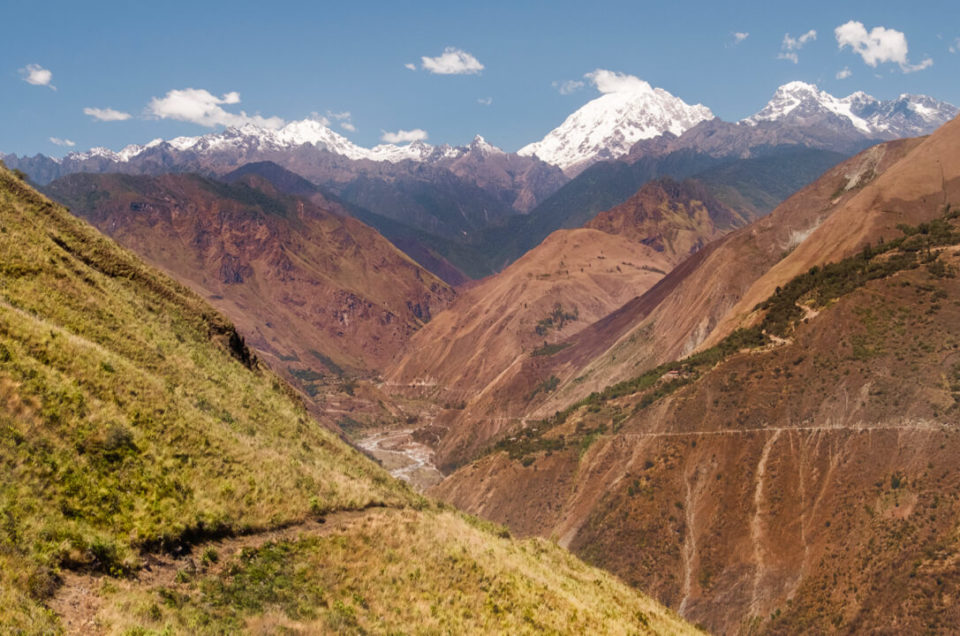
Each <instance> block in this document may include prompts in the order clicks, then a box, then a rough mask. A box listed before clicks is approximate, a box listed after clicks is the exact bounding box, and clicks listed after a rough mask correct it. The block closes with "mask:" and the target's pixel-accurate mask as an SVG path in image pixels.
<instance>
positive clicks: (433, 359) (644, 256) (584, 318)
mask: <svg viewBox="0 0 960 636" xmlns="http://www.w3.org/2000/svg"><path fill="white" fill-rule="evenodd" d="M670 267H671V262H670V259H669V258H668V257H667V256H665V255H662V254H659V253H657V252H656V251H655V250H654V249H653V248H650V247H647V246H644V245H638V244H637V243H635V242H633V241H631V240H628V239H626V238H623V237H620V236H614V235H611V234H607V233H605V232H601V231H598V230H590V229H577V230H558V231H556V232H554V233H553V234H551V235H550V236H548V237H547V238H546V239H545V240H544V242H543V243H542V244H541V245H539V246H538V247H537V248H536V249H534V250H531V251H530V252H528V253H527V254H526V255H524V256H523V257H522V258H521V259H520V260H518V261H517V262H515V263H513V264H512V265H511V266H510V267H508V268H507V269H505V270H504V271H503V272H501V273H500V274H497V275H496V276H491V277H489V278H487V279H485V280H483V281H481V282H480V283H478V284H476V285H474V286H472V287H470V288H468V289H466V290H463V291H462V292H461V293H460V295H459V297H458V298H457V300H456V301H455V302H454V303H453V304H452V305H451V306H450V307H449V308H448V309H447V310H446V311H444V312H442V313H440V314H438V315H437V316H436V317H435V318H434V320H433V321H431V323H430V324H429V325H428V326H427V327H426V328H424V329H423V330H421V332H420V333H419V334H417V335H416V336H414V338H413V339H412V340H411V342H410V345H409V346H408V348H407V352H406V354H405V355H404V356H403V358H402V359H401V360H399V361H398V362H397V363H396V364H395V365H394V366H393V368H392V370H391V372H390V380H391V382H393V383H396V384H399V385H427V386H438V387H440V390H441V391H442V392H443V394H444V395H445V396H448V397H449V399H452V400H454V401H460V400H469V399H472V396H475V395H476V394H478V393H481V392H482V390H483V387H485V386H486V385H487V384H489V383H490V382H491V381H493V380H494V379H495V378H496V377H497V376H499V375H500V374H502V373H503V372H504V370H505V369H507V368H508V367H510V366H511V365H512V364H513V363H514V362H516V361H517V360H518V359H521V358H526V357H529V356H530V355H531V354H532V353H533V352H534V351H535V350H537V349H538V348H541V349H542V348H543V346H544V345H545V344H547V345H550V344H553V343H556V342H558V341H560V340H563V339H564V338H566V337H568V336H570V335H572V334H575V333H576V332H578V331H580V330H581V329H583V328H584V327H585V326H587V325H589V324H590V323H592V322H594V321H595V320H597V319H599V318H601V317H603V316H605V315H606V314H608V313H609V312H610V311H612V310H613V309H615V308H616V307H619V306H620V305H621V304H623V303H624V302H625V301H626V300H628V299H630V298H632V297H634V296H636V295H637V293H642V292H643V291H644V290H646V289H648V288H649V287H650V286H651V285H653V284H654V283H655V282H656V281H657V280H659V279H660V278H661V277H662V276H663V275H664V273H665V272H666V271H667V270H669V269H670ZM558 306H559V307H560V310H559V312H558V311H557V307H558Z"/></svg>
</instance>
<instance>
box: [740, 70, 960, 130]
mask: <svg viewBox="0 0 960 636" xmlns="http://www.w3.org/2000/svg"><path fill="white" fill-rule="evenodd" d="M957 113H958V110H957V108H956V107H955V106H953V105H952V104H948V103H946V102H942V101H939V100H936V99H933V98H932V97H927V96H925V95H907V94H903V95H900V96H899V97H898V98H897V99H891V100H887V101H882V100H879V99H877V98H875V97H873V96H871V95H868V94H867V93H864V92H863V91H857V92H855V93H852V94H850V95H848V96H847V97H843V98H837V97H834V96H833V95H831V94H829V93H827V92H826V91H822V90H820V89H819V88H817V87H816V86H814V85H813V84H807V83H805V82H789V83H787V84H784V85H783V86H781V87H780V88H778V89H777V90H776V92H775V93H774V95H773V98H772V99H771V100H770V101H769V102H768V103H767V105H766V106H764V107H763V109H762V110H760V112H758V113H757V114H755V115H753V116H751V117H748V118H746V119H744V120H742V122H741V123H743V124H747V125H757V124H758V123H759V122H762V121H768V122H775V121H790V120H795V121H797V122H800V123H806V122H819V121H822V120H823V119H824V118H825V117H826V118H829V117H831V116H833V117H835V118H836V120H835V121H839V122H841V123H843V124H845V123H847V122H849V124H850V125H852V126H853V127H854V128H855V129H856V130H857V132H859V133H861V134H863V135H865V136H866V137H867V138H870V139H894V138H897V137H911V136H916V135H924V134H928V133H930V132H931V131H932V130H933V129H934V128H936V127H938V126H940V125H941V124H944V123H946V122H947V121H949V120H950V119H952V118H953V117H956V115H957Z"/></svg>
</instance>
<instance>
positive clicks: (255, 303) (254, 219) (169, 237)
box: [47, 174, 454, 394]
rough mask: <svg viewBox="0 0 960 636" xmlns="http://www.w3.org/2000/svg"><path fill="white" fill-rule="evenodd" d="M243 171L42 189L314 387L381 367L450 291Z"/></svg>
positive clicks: (87, 180)
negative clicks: (230, 180)
mask: <svg viewBox="0 0 960 636" xmlns="http://www.w3.org/2000/svg"><path fill="white" fill-rule="evenodd" d="M238 179H239V180H238V181H237V182H236V183H234V184H232V185H226V184H222V183H219V182H215V181H210V180H207V179H204V178H202V177H198V176H195V175H164V176H161V177H134V176H127V175H89V174H76V175H71V176H68V177H64V178H62V179H59V180H57V181H55V182H54V183H52V184H51V185H50V186H49V187H48V188H47V191H48V192H49V194H50V195H51V196H52V197H54V198H56V199H57V200H59V201H61V202H63V203H64V204H66V205H69V206H70V208H71V210H72V211H73V213H74V214H77V215H79V216H81V217H83V218H85V219H87V220H89V221H90V222H91V223H93V224H94V225H96V226H97V227H98V228H100V229H102V230H103V231H104V232H105V233H107V234H109V235H110V236H112V237H113V238H114V239H115V240H117V241H118V242H119V243H121V244H122V245H124V246H125V247H127V248H129V249H131V250H133V251H135V252H137V254H139V255H140V256H141V257H143V258H144V259H145V260H146V261H148V262H149V263H151V264H153V265H155V266H157V267H160V268H161V269H163V270H165V271H166V272H168V273H169V274H170V275H172V276H174V277H175V278H177V279H178V280H179V281H181V282H183V283H184V284H186V285H188V286H189V287H191V288H192V289H194V290H195V291H196V292H197V293H198V294H200V295H202V296H203V297H204V298H206V299H208V301H209V302H211V303H212V304H213V305H214V306H216V307H217V308H218V309H220V310H221V311H223V312H224V313H225V314H226V315H227V316H229V317H230V318H231V320H233V321H234V322H235V324H236V325H237V326H238V328H239V329H240V333H241V334H243V336H244V337H245V338H246V340H247V342H248V343H249V344H250V345H251V346H252V347H253V348H254V349H256V350H257V351H258V353H259V355H261V356H263V357H264V358H265V359H266V360H268V361H269V362H270V364H271V366H273V368H275V369H277V370H278V371H279V372H280V373H281V374H283V375H284V376H286V377H287V379H288V380H289V381H291V382H292V383H294V384H295V385H296V386H298V387H300V388H301V389H302V390H304V391H305V392H306V393H308V394H311V393H315V392H316V390H317V383H318V382H323V381H331V379H335V378H337V376H338V375H339V374H342V373H343V372H345V371H347V372H350V373H357V372H364V371H369V370H371V369H379V368H381V367H382V366H383V364H384V363H385V362H386V361H387V360H390V359H391V358H392V357H393V356H394V354H395V353H396V352H397V351H399V349H400V348H401V347H402V346H403V345H404V343H406V341H407V340H408V339H409V338H410V336H412V335H413V334H414V333H415V332H416V331H417V330H419V329H420V328H421V327H422V326H423V325H424V324H427V323H428V322H429V321H430V319H431V318H432V317H433V316H434V315H435V314H436V313H438V312H439V311H441V310H442V309H443V308H444V307H445V306H446V305H447V304H448V303H449V302H450V301H451V300H452V299H453V297H454V293H453V291H452V289H451V288H450V287H449V286H448V285H446V284H445V283H443V282H442V281H440V280H439V279H437V278H436V277H434V276H433V275H432V274H430V273H429V272H427V271H426V270H424V269H423V268H421V267H420V266H419V265H417V264H416V263H414V262H413V261H411V260H410V259H409V258H408V257H407V256H405V255H404V254H403V253H401V252H400V251H399V250H397V249H396V248H395V247H394V246H393V245H391V244H390V243H389V242H388V241H386V240H384V239H383V237H381V236H380V235H379V234H377V232H375V231H374V230H372V229H371V228H369V227H367V226H366V225H364V224H363V223H361V222H359V221H357V220H356V219H353V218H351V217H350V216H348V215H347V214H346V212H345V211H344V209H343V208H342V207H341V206H340V205H338V204H337V203H335V202H332V201H328V200H326V199H324V198H323V196H322V195H320V194H319V193H316V192H315V193H314V194H312V195H311V198H310V199H309V200H307V199H304V198H298V197H294V196H290V195H284V194H282V193H280V192H278V191H277V190H276V189H274V187H273V186H272V184H271V183H269V182H267V181H265V180H263V179H261V178H259V177H257V176H255V175H247V176H245V177H238ZM291 187H292V186H291Z"/></svg>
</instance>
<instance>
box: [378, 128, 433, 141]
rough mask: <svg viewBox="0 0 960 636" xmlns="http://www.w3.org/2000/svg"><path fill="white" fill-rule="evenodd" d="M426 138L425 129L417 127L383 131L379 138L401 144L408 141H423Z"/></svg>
mask: <svg viewBox="0 0 960 636" xmlns="http://www.w3.org/2000/svg"><path fill="white" fill-rule="evenodd" d="M426 138H427V131H426V130H421V129H419V128H414V129H413V130H398V131H397V132H386V131H384V133H383V136H382V137H380V139H381V140H383V141H385V142H387V143H388V144H403V143H407V142H410V141H423V140H425V139H426Z"/></svg>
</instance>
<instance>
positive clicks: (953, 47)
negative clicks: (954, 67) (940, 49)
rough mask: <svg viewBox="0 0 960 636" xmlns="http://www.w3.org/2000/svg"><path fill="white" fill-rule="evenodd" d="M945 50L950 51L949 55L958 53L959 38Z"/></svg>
mask: <svg viewBox="0 0 960 636" xmlns="http://www.w3.org/2000/svg"><path fill="white" fill-rule="evenodd" d="M947 50H948V51H950V52H951V53H956V52H958V51H960V38H957V39H956V40H954V42H953V44H951V45H950V46H949V47H947Z"/></svg>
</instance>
